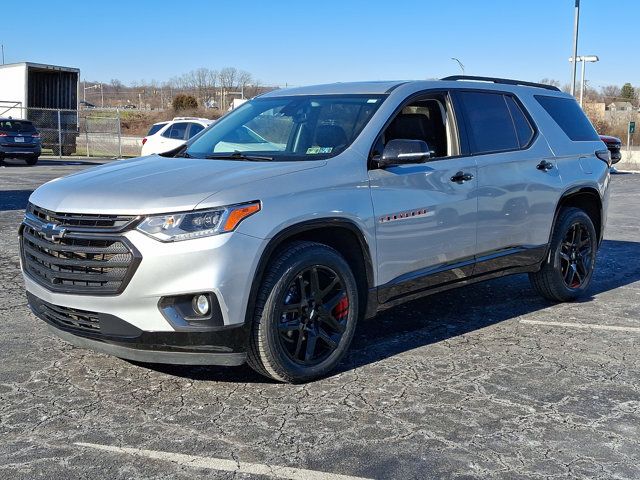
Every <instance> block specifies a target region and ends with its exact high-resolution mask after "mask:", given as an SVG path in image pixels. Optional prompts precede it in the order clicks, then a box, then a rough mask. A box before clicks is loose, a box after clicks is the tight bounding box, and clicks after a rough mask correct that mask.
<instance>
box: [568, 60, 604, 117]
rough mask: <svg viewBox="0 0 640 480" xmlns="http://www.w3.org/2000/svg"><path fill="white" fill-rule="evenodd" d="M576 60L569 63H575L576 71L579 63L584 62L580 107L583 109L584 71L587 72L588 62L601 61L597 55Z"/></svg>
mask: <svg viewBox="0 0 640 480" xmlns="http://www.w3.org/2000/svg"><path fill="white" fill-rule="evenodd" d="M575 59H576V61H575V62H574V61H573V58H570V59H569V61H570V62H572V63H573V68H574V70H575V68H576V66H577V65H576V64H577V63H578V62H582V78H581V80H580V106H581V107H582V106H583V105H584V85H585V76H584V71H585V67H586V64H587V62H590V63H595V62H597V61H599V60H600V59H599V58H598V56H597V55H582V56H580V57H575Z"/></svg>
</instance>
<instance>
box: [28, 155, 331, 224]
mask: <svg viewBox="0 0 640 480" xmlns="http://www.w3.org/2000/svg"><path fill="white" fill-rule="evenodd" d="M325 164H326V162H324V161H303V162H247V161H234V160H204V159H195V158H165V157H160V156H158V155H151V156H149V157H141V158H136V159H132V160H120V161H115V162H113V163H109V164H107V165H102V166H99V167H96V168H92V169H88V170H85V171H82V172H79V173H76V174H73V175H70V176H68V177H62V178H58V179H55V180H52V181H50V182H48V183H45V184H44V185H42V186H41V187H40V188H38V189H37V190H36V191H35V192H33V194H32V195H31V197H30V198H29V201H30V202H32V203H33V204H35V205H38V206H39V207H42V208H45V209H48V210H52V211H55V212H67V213H102V214H110V213H111V214H115V213H118V214H128V215H140V214H150V213H162V212H177V211H185V210H191V209H193V208H194V207H195V206H196V205H197V204H198V203H200V202H201V201H202V200H204V199H205V198H207V197H210V196H211V195H214V194H215V193H218V192H219V191H221V190H223V189H231V188H234V187H237V186H240V185H244V184H247V183H251V182H259V181H262V180H265V179H267V178H272V177H276V176H279V175H285V174H288V173H293V172H298V171H301V170H307V169H311V168H318V167H321V166H322V165H325ZM246 200H254V199H253V198H247V199H246Z"/></svg>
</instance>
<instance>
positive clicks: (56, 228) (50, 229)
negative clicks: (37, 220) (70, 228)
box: [40, 223, 67, 241]
mask: <svg viewBox="0 0 640 480" xmlns="http://www.w3.org/2000/svg"><path fill="white" fill-rule="evenodd" d="M66 232H67V230H66V229H65V228H64V227H61V226H60V225H56V224H55V223H45V224H44V225H42V227H40V233H42V234H43V235H44V237H45V238H46V239H47V240H51V241H55V240H60V239H61V238H62V237H64V234H65V233H66Z"/></svg>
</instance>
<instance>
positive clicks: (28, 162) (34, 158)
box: [25, 155, 40, 166]
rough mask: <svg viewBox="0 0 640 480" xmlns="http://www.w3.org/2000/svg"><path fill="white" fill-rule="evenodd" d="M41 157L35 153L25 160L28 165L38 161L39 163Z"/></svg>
mask: <svg viewBox="0 0 640 480" xmlns="http://www.w3.org/2000/svg"><path fill="white" fill-rule="evenodd" d="M39 158H40V157H39V156H38V155H34V156H33V157H27V158H26V159H25V160H26V162H27V165H31V166H33V165H35V164H36V163H38V159H39Z"/></svg>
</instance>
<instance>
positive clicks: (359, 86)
mask: <svg viewBox="0 0 640 480" xmlns="http://www.w3.org/2000/svg"><path fill="white" fill-rule="evenodd" d="M400 86H408V87H411V86H413V87H416V88H419V89H424V90H427V89H431V88H434V89H435V88H453V87H457V88H479V87H480V88H483V89H485V88H486V89H487V90H508V91H513V90H516V89H519V88H526V89H530V88H536V89H540V90H542V91H544V94H545V95H548V94H551V95H561V96H566V94H564V93H562V92H561V91H560V90H559V89H557V88H556V87H553V86H550V85H543V84H537V83H530V82H520V81H517V80H509V79H501V78H491V77H461V76H454V77H447V78H443V79H441V80H411V81H407V80H395V81H380V82H345V83H329V84H324V85H310V86H306V87H295V88H286V89H281V90H273V91H271V92H268V93H265V94H263V95H260V98H265V97H285V96H295V95H340V94H347V95H348V94H351V95H383V94H387V93H390V92H391V91H393V90H395V89H396V88H397V87H400Z"/></svg>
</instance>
